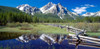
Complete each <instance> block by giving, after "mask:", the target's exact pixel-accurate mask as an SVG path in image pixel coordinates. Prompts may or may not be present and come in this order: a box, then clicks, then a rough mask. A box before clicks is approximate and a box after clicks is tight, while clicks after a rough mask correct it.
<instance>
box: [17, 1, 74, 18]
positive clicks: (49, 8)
mask: <svg viewBox="0 0 100 49" xmlns="http://www.w3.org/2000/svg"><path fill="white" fill-rule="evenodd" d="M16 8H18V9H19V10H21V11H23V12H25V13H28V14H31V15H34V14H35V13H43V14H48V13H52V14H55V15H58V16H59V18H61V19H64V18H65V17H66V16H65V15H69V16H70V17H71V18H73V19H75V14H73V13H72V12H70V11H69V10H68V9H67V8H66V7H63V6H62V5H61V4H60V3H58V4H54V3H52V2H49V3H48V4H46V5H45V6H43V7H41V8H36V7H32V6H30V5H28V4H23V5H20V6H18V7H16Z"/></svg>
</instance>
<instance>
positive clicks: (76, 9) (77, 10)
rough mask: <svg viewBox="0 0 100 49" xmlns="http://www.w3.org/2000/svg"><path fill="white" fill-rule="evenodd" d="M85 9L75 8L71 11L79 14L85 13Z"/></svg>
mask: <svg viewBox="0 0 100 49" xmlns="http://www.w3.org/2000/svg"><path fill="white" fill-rule="evenodd" d="M86 9H87V7H76V8H75V9H72V10H73V11H74V12H76V13H78V14H81V13H82V12H86Z"/></svg>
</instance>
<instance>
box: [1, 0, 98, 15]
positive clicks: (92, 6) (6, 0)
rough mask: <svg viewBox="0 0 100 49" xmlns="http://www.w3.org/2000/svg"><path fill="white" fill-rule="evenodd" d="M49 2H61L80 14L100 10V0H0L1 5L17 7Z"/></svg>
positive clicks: (39, 5) (41, 4)
mask: <svg viewBox="0 0 100 49" xmlns="http://www.w3.org/2000/svg"><path fill="white" fill-rule="evenodd" d="M48 2H53V3H55V4H57V3H61V4H62V5H63V6H64V7H67V9H68V10H69V11H71V12H76V13H79V14H83V13H86V12H97V11H100V0H0V6H9V7H16V6H18V5H22V4H29V5H31V6H33V7H34V6H35V7H38V8H40V7H42V6H44V5H46V4H47V3H48Z"/></svg>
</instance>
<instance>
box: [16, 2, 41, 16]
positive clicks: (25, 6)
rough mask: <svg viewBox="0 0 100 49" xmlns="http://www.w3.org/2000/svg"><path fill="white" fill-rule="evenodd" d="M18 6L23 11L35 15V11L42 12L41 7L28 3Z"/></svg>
mask: <svg viewBox="0 0 100 49" xmlns="http://www.w3.org/2000/svg"><path fill="white" fill-rule="evenodd" d="M16 8H18V9H19V10H21V11H22V12H25V13H28V14H31V15H34V14H35V13H41V11H40V9H38V8H37V7H32V6H30V5H28V4H23V5H19V6H17V7H16Z"/></svg>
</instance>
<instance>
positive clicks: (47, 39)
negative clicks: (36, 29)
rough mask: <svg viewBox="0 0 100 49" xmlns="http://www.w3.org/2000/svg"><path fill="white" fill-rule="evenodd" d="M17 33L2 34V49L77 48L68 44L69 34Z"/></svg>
mask: <svg viewBox="0 0 100 49" xmlns="http://www.w3.org/2000/svg"><path fill="white" fill-rule="evenodd" d="M15 35H16V36H10V35H8V34H7V36H4V37H1V36H0V48H1V49H4V48H7V49H75V45H72V44H68V39H67V35H59V34H25V35H19V34H15ZM2 36H3V35H2ZM11 37H13V38H11ZM3 38H4V39H3ZM5 38H7V39H5ZM78 49H100V48H95V47H88V46H79V47H78Z"/></svg>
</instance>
